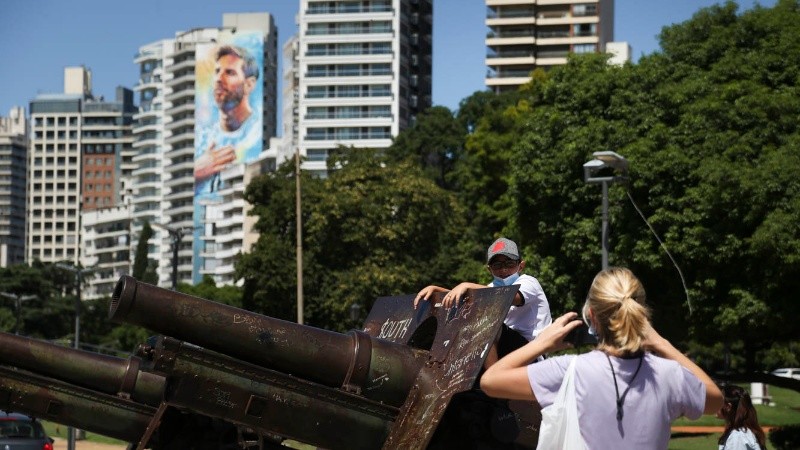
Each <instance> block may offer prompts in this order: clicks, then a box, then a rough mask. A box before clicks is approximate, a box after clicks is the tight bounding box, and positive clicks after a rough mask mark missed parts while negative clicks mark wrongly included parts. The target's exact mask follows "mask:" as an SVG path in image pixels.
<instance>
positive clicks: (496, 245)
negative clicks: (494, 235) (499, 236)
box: [492, 242, 506, 253]
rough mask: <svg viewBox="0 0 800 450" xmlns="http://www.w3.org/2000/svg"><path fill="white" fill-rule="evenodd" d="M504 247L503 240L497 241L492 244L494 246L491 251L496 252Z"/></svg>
mask: <svg viewBox="0 0 800 450" xmlns="http://www.w3.org/2000/svg"><path fill="white" fill-rule="evenodd" d="M504 248H506V243H505V242H498V243H496V244H494V247H492V253H497V252H499V251H500V250H502V249H504Z"/></svg>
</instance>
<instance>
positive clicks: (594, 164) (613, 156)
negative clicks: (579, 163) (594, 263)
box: [583, 151, 628, 270]
mask: <svg viewBox="0 0 800 450" xmlns="http://www.w3.org/2000/svg"><path fill="white" fill-rule="evenodd" d="M592 156H593V157H594V159H592V160H591V161H588V162H586V163H584V164H583V181H585V182H586V183H600V184H601V185H602V186H603V203H602V209H603V212H602V220H603V225H602V231H601V233H602V234H601V238H600V240H601V252H602V269H603V270H605V269H608V185H609V184H610V183H615V182H624V181H627V179H628V160H627V159H625V158H624V157H623V156H621V155H619V154H617V153H616V152H612V151H602V152H594V153H592ZM617 172H619V173H620V175H616V173H617Z"/></svg>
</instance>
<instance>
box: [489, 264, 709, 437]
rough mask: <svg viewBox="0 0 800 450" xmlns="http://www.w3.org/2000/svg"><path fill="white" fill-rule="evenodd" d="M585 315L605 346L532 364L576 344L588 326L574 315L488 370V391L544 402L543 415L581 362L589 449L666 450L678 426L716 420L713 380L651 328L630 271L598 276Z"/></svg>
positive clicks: (579, 396)
mask: <svg viewBox="0 0 800 450" xmlns="http://www.w3.org/2000/svg"><path fill="white" fill-rule="evenodd" d="M584 311H585V314H584V316H585V317H586V321H587V322H588V324H589V325H590V326H591V327H592V328H593V329H594V330H595V333H596V334H597V337H598V339H599V343H598V344H597V348H596V349H595V350H593V351H591V352H589V353H584V354H581V355H562V356H556V357H551V358H548V359H546V360H544V361H542V362H538V363H536V364H531V362H532V361H534V360H535V359H536V358H538V357H539V356H541V355H542V354H544V353H548V352H553V351H557V350H562V349H565V348H569V347H570V346H571V345H572V344H568V343H566V342H565V341H564V338H565V337H566V336H567V334H568V333H569V332H570V331H571V330H573V329H575V328H577V327H578V326H579V325H580V323H581V321H580V320H576V319H577V316H578V314H577V313H575V312H569V313H567V314H564V315H563V316H561V317H559V318H558V319H556V320H555V321H554V322H553V324H552V325H550V326H548V327H547V328H545V329H544V330H542V331H541V332H540V333H539V335H538V336H537V337H536V339H535V340H533V341H531V342H530V343H529V344H527V345H525V346H524V347H522V348H521V349H519V350H517V351H515V352H513V353H511V354H510V355H508V356H506V357H504V358H502V359H500V361H498V362H497V363H496V364H494V365H492V366H491V367H489V368H488V369H487V370H486V373H485V374H484V375H483V377H482V378H481V388H482V389H483V391H484V392H485V393H487V394H488V395H490V396H492V397H499V398H507V399H518V400H529V401H538V402H539V404H540V405H541V406H542V407H543V408H544V407H547V406H549V405H551V404H552V403H553V401H554V399H555V397H556V393H557V392H558V390H559V388H560V387H561V381H562V380H563V379H564V376H565V373H566V371H567V367H568V366H569V365H570V363H571V362H572V361H573V360H576V361H575V368H574V370H575V378H574V383H575V397H576V400H577V415H578V424H579V428H580V435H581V437H582V439H583V442H584V443H585V447H586V448H587V449H666V448H667V445H668V443H669V439H670V423H671V422H672V421H673V420H675V419H677V418H678V417H680V416H686V417H688V418H690V419H697V418H698V417H700V416H701V415H702V414H704V413H705V414H715V413H716V412H717V411H718V410H719V408H720V407H721V406H722V393H721V392H720V390H719V389H718V388H717V385H716V384H715V383H714V381H713V380H712V379H711V378H710V377H709V376H708V375H707V374H706V373H705V372H704V371H703V370H702V369H701V368H700V367H698V366H697V365H696V364H695V363H694V362H692V361H691V360H690V359H689V358H687V357H686V356H685V355H683V354H682V353H681V352H680V351H678V350H677V349H676V348H675V347H673V346H672V344H670V343H669V341H667V340H666V339H664V338H663V337H661V336H660V335H659V334H658V333H657V332H656V331H655V330H654V329H653V328H652V327H651V326H650V320H649V315H650V313H649V310H648V308H647V306H646V305H645V291H644V287H643V286H642V284H641V283H640V282H639V280H638V279H637V278H636V276H634V274H633V273H632V272H631V271H630V270H628V269H624V268H616V267H615V268H610V269H607V270H604V271H602V272H600V273H599V274H597V276H595V278H594V281H593V282H592V285H591V287H590V289H589V294H588V296H587V300H586V304H585V305H584Z"/></svg>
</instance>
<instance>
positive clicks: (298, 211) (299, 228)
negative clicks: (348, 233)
mask: <svg viewBox="0 0 800 450" xmlns="http://www.w3.org/2000/svg"><path fill="white" fill-rule="evenodd" d="M294 166H295V168H294V170H295V172H294V179H295V216H296V223H295V228H296V230H295V234H296V236H295V239H296V240H297V252H296V257H297V323H299V324H300V325H302V324H303V216H302V214H303V208H302V207H301V205H300V200H301V195H300V147H299V146H296V147H295V151H294Z"/></svg>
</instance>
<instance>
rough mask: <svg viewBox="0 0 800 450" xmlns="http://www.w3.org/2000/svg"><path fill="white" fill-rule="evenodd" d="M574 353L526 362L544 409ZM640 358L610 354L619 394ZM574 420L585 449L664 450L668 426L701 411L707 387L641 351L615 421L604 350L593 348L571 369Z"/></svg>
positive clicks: (683, 370)
mask: <svg viewBox="0 0 800 450" xmlns="http://www.w3.org/2000/svg"><path fill="white" fill-rule="evenodd" d="M575 357H576V356H575V355H563V356H556V357H553V358H548V359H546V360H544V361H541V362H537V363H536V364H530V365H529V366H528V380H529V381H530V384H531V389H532V390H533V393H534V395H535V396H536V400H538V401H539V404H540V405H541V406H542V407H543V408H544V407H546V406H549V405H551V404H552V403H553V401H554V400H555V396H556V393H557V392H558V388H559V387H561V380H563V379H564V374H565V373H566V370H567V366H569V363H570V361H571V360H572V358H575ZM638 364H639V358H632V359H622V358H615V357H611V365H612V366H613V367H614V374H616V378H617V386H618V387H619V395H620V396H621V395H622V394H623V392H624V391H625V389H627V388H628V384H629V382H630V380H631V378H632V377H633V374H634V372H635V371H636V367H637V366H638ZM575 396H576V399H577V401H578V423H579V424H580V428H581V435H582V436H583V440H584V442H585V443H586V448H587V450H592V449H611V448H613V449H615V450H625V449H631V450H640V449H666V448H667V446H668V445H669V438H670V424H671V423H672V421H673V420H675V419H677V418H678V417H680V416H686V417H688V418H689V419H692V420H694V419H697V418H699V417H700V416H701V415H702V414H703V409H704V408H705V401H706V387H705V385H704V384H703V382H702V381H700V379H698V378H697V377H696V376H695V375H694V374H692V373H691V372H690V371H689V370H688V369H686V368H684V367H682V366H681V365H680V364H678V363H677V362H675V361H672V360H669V359H664V358H660V357H658V356H655V355H653V354H651V353H645V356H644V360H643V361H642V367H641V369H640V370H639V373H638V374H637V375H636V378H635V379H634V380H633V384H632V385H631V388H630V390H629V391H628V393H627V395H626V396H625V400H624V402H623V409H622V411H623V417H622V421H619V422H618V421H617V395H616V391H615V389H614V379H613V377H612V375H611V369H610V367H609V364H608V359H606V355H605V353H603V352H601V351H599V350H593V351H591V352H589V353H584V354H582V355H580V356H579V357H578V362H577V365H576V367H575Z"/></svg>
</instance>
